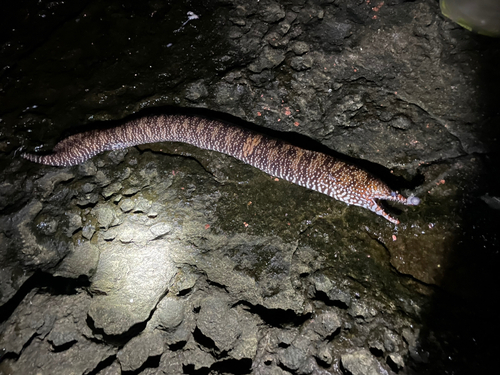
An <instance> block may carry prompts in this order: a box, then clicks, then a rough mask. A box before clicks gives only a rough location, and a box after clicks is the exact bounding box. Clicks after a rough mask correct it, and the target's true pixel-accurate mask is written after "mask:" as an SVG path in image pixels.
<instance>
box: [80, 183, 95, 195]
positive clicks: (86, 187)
mask: <svg viewBox="0 0 500 375" xmlns="http://www.w3.org/2000/svg"><path fill="white" fill-rule="evenodd" d="M94 189H95V184H91V183H90V182H87V183H85V184H83V186H82V192H83V193H85V194H87V193H91V192H92V191H94Z"/></svg>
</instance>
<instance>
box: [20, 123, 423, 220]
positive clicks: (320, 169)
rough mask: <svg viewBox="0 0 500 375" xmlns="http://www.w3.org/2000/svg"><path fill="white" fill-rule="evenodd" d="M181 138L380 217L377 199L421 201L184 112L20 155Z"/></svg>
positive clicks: (351, 170)
mask: <svg viewBox="0 0 500 375" xmlns="http://www.w3.org/2000/svg"><path fill="white" fill-rule="evenodd" d="M166 141H169V142H184V143H189V144H191V145H194V146H197V147H200V148H203V149H207V150H214V151H218V152H221V153H224V154H227V155H230V156H233V157H235V158H236V159H239V160H241V161H243V162H244V163H247V164H250V165H252V166H254V167H256V168H259V169H260V170H262V171H264V172H266V173H268V174H270V175H272V176H276V177H279V178H282V179H284V180H287V181H290V182H292V183H294V184H297V185H301V186H305V187H306V188H308V189H312V190H316V191H319V192H320V193H323V194H326V195H329V196H330V197H333V198H335V199H337V200H339V201H342V202H345V203H347V204H352V205H355V206H360V207H364V208H367V209H369V210H370V211H373V212H375V213H376V214H378V215H381V216H383V217H384V218H386V219H387V220H389V221H390V222H391V223H394V224H399V221H398V220H397V219H394V218H392V217H391V216H389V215H388V214H387V213H385V212H384V210H383V209H382V207H380V206H379V204H378V203H377V200H378V199H385V200H389V201H394V202H399V203H402V204H405V205H417V204H419V203H420V199H419V198H417V197H414V196H410V197H409V198H405V197H404V196H402V195H401V194H399V193H398V192H396V191H393V190H391V189H390V188H389V187H388V186H387V185H386V184H385V183H383V182H382V181H380V180H379V179H378V178H376V177H374V176H372V175H371V174H369V173H368V172H366V171H365V170H363V169H361V168H359V167H357V166H355V165H352V164H348V163H345V162H343V161H341V160H338V159H337V158H334V157H332V156H329V155H325V154H322V153H319V152H315V151H310V150H306V149H302V148H300V147H296V146H294V145H292V144H289V143H287V142H285V141H282V140H279V139H275V138H271V137H268V136H265V135H263V134H259V133H256V132H254V131H250V130H248V129H244V128H240V127H237V126H235V125H231V124H228V123H225V122H222V121H217V120H211V119H206V118H203V117H196V116H186V115H163V116H162V115H156V116H147V117H143V118H139V119H133V120H130V121H128V122H126V123H125V124H123V125H121V126H118V127H115V128H110V129H99V130H91V131H87V132H83V133H79V134H75V135H72V136H70V137H68V138H65V139H63V140H62V141H61V142H59V143H58V144H57V145H56V146H55V147H54V150H53V153H52V154H49V155H36V154H29V153H23V154H22V155H21V156H22V157H24V158H26V159H28V160H31V161H33V162H35V163H41V164H46V165H53V166H65V167H66V166H72V165H77V164H80V163H83V162H84V161H85V160H87V159H90V158H91V157H93V156H94V155H97V154H99V153H101V152H103V151H106V150H116V149H121V148H126V147H130V146H135V145H140V144H145V143H155V142H166Z"/></svg>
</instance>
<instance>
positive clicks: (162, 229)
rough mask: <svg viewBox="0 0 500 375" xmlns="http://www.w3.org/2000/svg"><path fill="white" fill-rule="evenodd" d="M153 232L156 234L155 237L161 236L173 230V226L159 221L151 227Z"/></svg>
mask: <svg viewBox="0 0 500 375" xmlns="http://www.w3.org/2000/svg"><path fill="white" fill-rule="evenodd" d="M149 230H150V231H151V233H153V235H154V236H155V238H158V237H161V236H163V235H165V234H167V233H169V232H170V231H171V230H172V227H171V226H170V225H169V224H167V223H158V224H155V225H153V226H152V227H151V228H149Z"/></svg>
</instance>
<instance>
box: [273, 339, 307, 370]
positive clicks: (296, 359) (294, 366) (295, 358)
mask: <svg viewBox="0 0 500 375" xmlns="http://www.w3.org/2000/svg"><path fill="white" fill-rule="evenodd" d="M279 359H280V362H281V364H283V366H285V367H286V368H288V369H290V370H298V368H299V367H300V366H301V365H302V363H304V362H305V361H306V359H307V355H306V353H304V351H303V350H302V349H299V348H296V347H295V346H293V345H292V346H289V347H288V348H286V349H285V350H283V351H282V352H281V353H280V355H279Z"/></svg>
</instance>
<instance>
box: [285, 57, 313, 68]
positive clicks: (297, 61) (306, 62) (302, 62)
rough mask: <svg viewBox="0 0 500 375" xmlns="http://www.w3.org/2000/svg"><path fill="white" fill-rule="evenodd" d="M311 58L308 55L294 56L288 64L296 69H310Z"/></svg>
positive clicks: (311, 64)
mask: <svg viewBox="0 0 500 375" xmlns="http://www.w3.org/2000/svg"><path fill="white" fill-rule="evenodd" d="M313 62H314V60H313V58H312V57H311V56H309V55H306V56H295V57H293V58H292V60H291V61H290V66H291V67H292V68H293V69H294V70H297V71H301V70H307V69H311V67H312V66H313Z"/></svg>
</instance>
